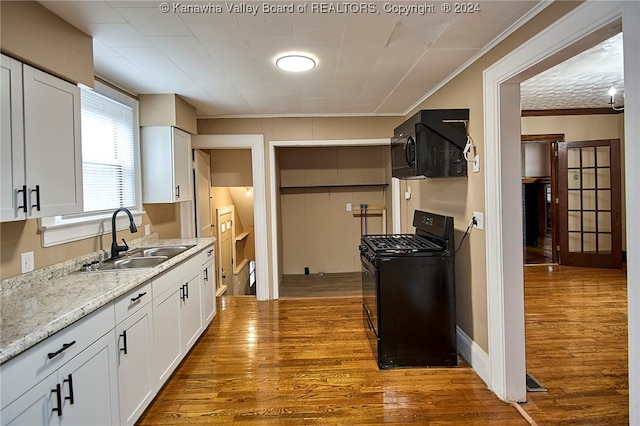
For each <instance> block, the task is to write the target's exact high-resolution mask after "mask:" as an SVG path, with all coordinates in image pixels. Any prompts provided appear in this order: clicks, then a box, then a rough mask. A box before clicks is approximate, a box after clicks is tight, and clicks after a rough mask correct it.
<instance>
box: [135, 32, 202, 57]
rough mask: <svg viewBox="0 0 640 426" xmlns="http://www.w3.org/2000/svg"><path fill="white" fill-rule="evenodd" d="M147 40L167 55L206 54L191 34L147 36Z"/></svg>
mask: <svg viewBox="0 0 640 426" xmlns="http://www.w3.org/2000/svg"><path fill="white" fill-rule="evenodd" d="M147 40H149V41H150V42H151V43H153V44H154V45H155V46H156V47H157V48H158V49H160V51H161V52H162V53H164V54H165V55H167V56H169V57H180V56H201V55H206V54H207V52H206V51H205V50H204V48H203V47H202V46H201V45H200V43H198V41H197V40H196V39H195V38H193V37H191V36H177V37H147Z"/></svg>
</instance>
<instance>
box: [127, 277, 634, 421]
mask: <svg viewBox="0 0 640 426" xmlns="http://www.w3.org/2000/svg"><path fill="white" fill-rule="evenodd" d="M625 277H626V274H625V271H619V270H602V269H580V268H569V267H558V266H556V267H551V269H550V267H549V266H527V267H525V279H526V283H525V293H526V301H525V308H526V333H527V335H526V338H527V339H526V342H527V371H528V372H530V373H531V374H532V375H533V376H535V377H536V378H537V379H538V380H539V381H540V382H541V383H542V384H543V385H544V386H546V387H547V388H548V391H547V392H543V393H529V401H528V403H526V404H522V405H521V406H520V407H521V409H524V410H525V411H526V413H527V414H528V415H530V416H531V417H532V419H533V423H534V424H536V423H537V424H539V425H556V424H562V425H565V424H580V425H594V424H606V425H617V424H620V425H622V424H628V419H629V418H628V383H627V340H626V339H627V333H626V327H627V323H626V312H627V305H626V284H625V283H626V279H625ZM194 423H200V424H214V423H235V424H252V425H263V424H291V425H312V424H341V425H343V424H344V425H346V424H348V425H351V424H353V425H374V424H414V425H427V424H428V425H435V424H450V425H459V424H462V425H468V424H470V425H472V424H477V425H493V424H495V425H527V424H529V423H528V422H527V421H525V419H524V418H523V417H522V416H521V415H520V414H519V413H518V412H517V410H516V408H514V406H512V405H510V404H507V403H504V402H502V401H500V400H498V398H497V397H496V396H495V395H494V394H493V393H491V392H490V391H489V390H487V388H486V385H485V384H484V383H483V382H482V381H481V380H480V379H479V378H478V377H477V375H476V374H475V373H474V372H473V370H471V369H470V368H469V367H468V366H467V365H466V364H464V363H463V364H462V365H461V366H460V367H457V368H449V369H445V368H437V369H402V370H387V371H380V370H378V369H377V368H376V364H375V362H374V358H373V355H372V354H371V349H370V347H369V344H368V342H367V340H366V337H365V335H364V332H363V328H362V319H361V305H360V299H359V297H340V298H290V299H281V300H279V301H270V302H256V300H255V299H254V298H252V297H225V298H222V299H221V300H220V302H219V312H218V315H217V316H216V318H215V319H214V321H213V323H212V324H211V326H210V327H209V329H208V330H207V331H206V332H205V334H204V335H203V337H202V338H201V340H200V341H199V342H198V344H197V345H196V347H195V348H194V349H193V351H192V352H191V354H190V355H189V356H188V357H187V358H186V359H185V361H184V362H183V363H182V365H181V366H180V367H179V368H178V369H177V370H176V372H175V373H174V375H173V376H172V378H171V379H170V380H169V382H168V383H167V385H166V386H165V387H164V389H162V391H161V392H160V393H159V394H158V396H157V398H156V399H155V401H154V402H153V403H152V405H151V406H150V407H149V408H148V409H147V411H146V413H145V414H144V415H143V417H142V418H141V419H140V420H139V424H140V425H158V424H194Z"/></svg>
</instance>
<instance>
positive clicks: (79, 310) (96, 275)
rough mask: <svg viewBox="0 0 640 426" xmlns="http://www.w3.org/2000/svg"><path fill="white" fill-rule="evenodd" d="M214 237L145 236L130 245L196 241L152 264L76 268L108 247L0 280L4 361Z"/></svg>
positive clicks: (0, 350) (0, 340) (0, 358)
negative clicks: (89, 269)
mask: <svg viewBox="0 0 640 426" xmlns="http://www.w3.org/2000/svg"><path fill="white" fill-rule="evenodd" d="M214 241H215V238H188V239H168V240H158V239H157V238H154V237H150V238H146V237H143V238H141V239H139V241H137V243H134V242H131V243H130V245H131V248H132V249H133V248H136V247H150V246H153V247H155V246H171V245H194V247H192V248H190V249H188V250H186V251H184V252H182V253H180V254H179V255H177V256H174V257H172V258H169V259H168V260H167V261H165V262H163V263H161V264H160V265H158V266H155V267H153V268H145V269H133V270H118V271H104V272H99V271H98V272H76V271H78V269H80V267H81V266H82V264H83V263H87V262H88V261H91V260H95V259H97V258H100V259H104V255H105V254H104V252H96V253H92V254H91V255H87V256H83V257H81V258H77V259H73V260H70V261H68V262H64V263H61V264H58V265H54V266H51V267H47V268H44V269H41V270H37V271H34V272H30V273H27V274H23V275H20V276H18V277H14V278H9V279H6V280H3V281H2V282H0V284H1V285H0V364H2V363H4V362H6V361H8V360H9V359H11V358H13V357H14V356H16V355H18V354H20V353H21V352H23V351H25V350H27V349H29V348H30V347H32V346H34V345H36V344H37V343H39V342H41V341H42V340H44V339H46V338H47V337H49V336H51V335H52V334H54V333H56V332H58V331H60V330H62V329H63V328H65V327H66V326H68V325H70V324H72V323H74V322H75V321H77V320H79V319H81V318H82V317H84V316H86V315H88V314H90V313H91V312H93V311H95V310H97V309H99V308H100V307H102V306H104V305H107V304H108V303H110V302H112V301H114V300H115V299H117V298H118V297H120V296H121V295H123V294H125V293H126V292H128V291H129V290H132V289H134V288H135V287H137V286H139V285H140V284H143V283H144V282H146V281H149V280H150V279H152V278H154V277H155V276H156V275H158V274H160V273H162V272H164V271H166V270H167V269H170V268H171V267H173V266H175V265H177V264H178V263H180V262H182V261H183V260H185V259H187V258H189V257H191V256H193V255H194V254H196V253H198V252H200V251H202V250H204V249H205V248H207V247H209V246H210V245H211V244H213V242H214Z"/></svg>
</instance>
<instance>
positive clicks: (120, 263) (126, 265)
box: [82, 245, 193, 271]
mask: <svg viewBox="0 0 640 426" xmlns="http://www.w3.org/2000/svg"><path fill="white" fill-rule="evenodd" d="M191 247H193V245H177V246H158V247H142V248H138V249H134V250H131V251H129V252H126V253H125V254H124V255H122V257H121V258H119V259H116V260H108V261H106V262H104V263H102V264H100V265H99V266H97V265H96V266H97V267H94V266H91V265H88V266H87V265H85V267H83V269H82V271H120V270H124V269H141V268H153V267H154V266H157V265H159V264H161V263H162V262H165V261H167V260H169V259H170V258H172V257H174V256H177V255H179V254H180V253H182V252H184V251H187V250H189V249H190V248H191Z"/></svg>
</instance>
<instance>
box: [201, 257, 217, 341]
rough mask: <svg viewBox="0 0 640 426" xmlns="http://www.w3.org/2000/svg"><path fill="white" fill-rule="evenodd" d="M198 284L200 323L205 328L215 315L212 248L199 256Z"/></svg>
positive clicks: (214, 276)
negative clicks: (199, 290)
mask: <svg viewBox="0 0 640 426" xmlns="http://www.w3.org/2000/svg"><path fill="white" fill-rule="evenodd" d="M200 258H201V262H202V267H201V269H200V283H201V285H202V322H203V324H202V325H203V327H205V328H206V327H207V326H208V325H209V324H210V323H211V321H212V320H213V317H214V316H215V315H216V274H215V271H214V269H213V248H211V249H208V250H205V251H203V252H202V254H201V255H200Z"/></svg>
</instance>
